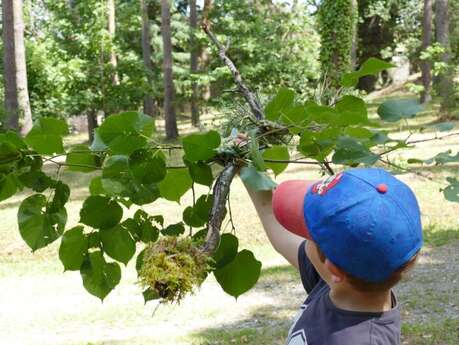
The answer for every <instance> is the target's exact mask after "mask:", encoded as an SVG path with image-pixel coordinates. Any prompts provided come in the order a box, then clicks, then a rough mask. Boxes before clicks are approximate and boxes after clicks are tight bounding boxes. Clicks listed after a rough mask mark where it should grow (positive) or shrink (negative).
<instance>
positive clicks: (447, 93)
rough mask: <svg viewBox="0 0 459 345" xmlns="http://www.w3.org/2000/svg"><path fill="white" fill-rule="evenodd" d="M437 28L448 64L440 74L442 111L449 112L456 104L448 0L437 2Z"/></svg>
mask: <svg viewBox="0 0 459 345" xmlns="http://www.w3.org/2000/svg"><path fill="white" fill-rule="evenodd" d="M435 29H436V37H437V42H438V43H440V45H441V46H442V47H443V48H444V50H445V52H444V53H443V54H442V57H441V61H442V62H443V63H444V64H445V65H447V66H448V67H447V68H446V70H445V71H443V72H442V73H441V74H440V75H439V76H438V93H439V95H440V96H441V97H442V103H441V109H440V111H441V112H442V113H446V114H447V113H448V112H449V110H450V109H451V108H452V107H453V106H454V95H453V90H454V87H453V86H454V84H453V79H452V78H453V71H452V68H451V64H450V63H451V46H450V41H449V13H448V0H437V2H436V4H435Z"/></svg>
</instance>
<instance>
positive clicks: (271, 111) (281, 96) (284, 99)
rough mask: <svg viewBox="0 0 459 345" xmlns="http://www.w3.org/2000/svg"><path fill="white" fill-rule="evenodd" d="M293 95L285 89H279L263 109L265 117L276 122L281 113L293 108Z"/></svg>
mask: <svg viewBox="0 0 459 345" xmlns="http://www.w3.org/2000/svg"><path fill="white" fill-rule="evenodd" d="M294 99H295V93H294V92H293V91H292V90H290V89H287V88H281V89H279V91H278V92H277V95H276V96H275V97H274V98H273V99H272V100H271V101H269V103H268V104H267V105H266V107H265V116H266V118H267V119H268V120H271V121H276V120H277V119H279V117H280V116H281V114H282V112H283V111H285V110H287V109H288V108H290V107H292V106H293V101H294Z"/></svg>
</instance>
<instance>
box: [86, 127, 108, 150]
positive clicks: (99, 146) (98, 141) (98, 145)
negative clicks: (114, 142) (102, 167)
mask: <svg viewBox="0 0 459 345" xmlns="http://www.w3.org/2000/svg"><path fill="white" fill-rule="evenodd" d="M89 148H90V149H91V151H105V150H106V149H107V148H108V146H107V145H106V144H105V143H104V142H103V141H102V138H101V137H100V134H99V128H96V129H95V130H94V140H93V141H92V143H91V146H90V147H89Z"/></svg>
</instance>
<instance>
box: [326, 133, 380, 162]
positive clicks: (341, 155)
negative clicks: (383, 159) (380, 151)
mask: <svg viewBox="0 0 459 345" xmlns="http://www.w3.org/2000/svg"><path fill="white" fill-rule="evenodd" d="M378 159H379V156H378V155H377V154H374V153H373V152H371V151H370V150H368V148H366V147H365V146H363V145H362V144H360V143H359V142H358V141H357V140H355V139H353V138H350V137H340V138H339V139H338V143H337V146H336V149H335V154H334V155H333V157H332V162H333V163H335V164H346V165H355V164H358V163H363V164H366V165H372V164H374V163H375V162H376V161H377V160H378Z"/></svg>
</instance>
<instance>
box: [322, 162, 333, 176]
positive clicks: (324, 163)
mask: <svg viewBox="0 0 459 345" xmlns="http://www.w3.org/2000/svg"><path fill="white" fill-rule="evenodd" d="M321 163H323V165H324V167H325V169H327V172H328V174H330V175H335V172H334V171H333V169H332V167H331V166H330V163H329V162H327V161H324V162H321Z"/></svg>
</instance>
